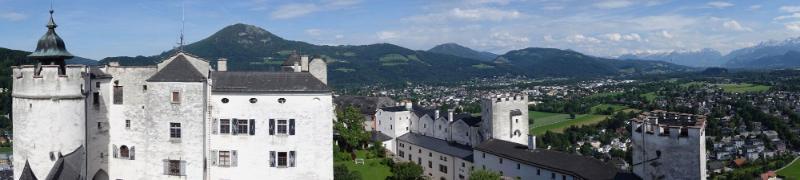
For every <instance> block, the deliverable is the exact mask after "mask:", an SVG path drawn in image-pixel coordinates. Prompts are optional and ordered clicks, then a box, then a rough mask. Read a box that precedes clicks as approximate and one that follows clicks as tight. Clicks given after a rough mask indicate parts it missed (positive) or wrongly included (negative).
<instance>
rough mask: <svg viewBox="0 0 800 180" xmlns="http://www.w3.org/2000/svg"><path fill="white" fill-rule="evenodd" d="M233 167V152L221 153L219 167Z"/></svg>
mask: <svg viewBox="0 0 800 180" xmlns="http://www.w3.org/2000/svg"><path fill="white" fill-rule="evenodd" d="M230 165H231V152H230V151H219V166H222V167H228V166H230Z"/></svg>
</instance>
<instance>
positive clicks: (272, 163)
mask: <svg viewBox="0 0 800 180" xmlns="http://www.w3.org/2000/svg"><path fill="white" fill-rule="evenodd" d="M269 167H275V151H270V152H269Z"/></svg>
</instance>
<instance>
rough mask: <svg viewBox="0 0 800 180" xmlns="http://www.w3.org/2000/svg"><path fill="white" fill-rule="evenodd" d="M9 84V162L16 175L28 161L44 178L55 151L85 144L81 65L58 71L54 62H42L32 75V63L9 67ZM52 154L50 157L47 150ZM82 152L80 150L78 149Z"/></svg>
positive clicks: (63, 152)
mask: <svg viewBox="0 0 800 180" xmlns="http://www.w3.org/2000/svg"><path fill="white" fill-rule="evenodd" d="M12 68H13V77H12V79H13V87H14V90H13V91H12V97H13V98H12V110H13V112H14V113H13V117H12V119H14V122H13V132H14V144H13V146H14V147H13V155H14V159H13V164H14V173H15V175H14V176H15V177H17V178H19V174H20V173H21V172H22V169H23V167H24V166H25V161H26V160H27V161H28V162H29V163H30V166H31V170H33V173H34V174H35V175H36V176H37V177H40V178H44V177H46V176H47V174H48V173H49V172H50V169H51V167H52V166H53V163H54V162H55V160H56V159H57V158H58V155H59V153H61V154H67V153H70V152H73V151H75V150H76V149H77V148H78V147H80V146H82V145H84V144H85V140H86V135H85V133H86V121H85V119H86V113H85V108H86V106H85V99H84V96H83V94H82V92H83V91H84V90H83V88H84V83H86V82H85V81H84V79H83V77H82V73H85V72H86V68H85V67H84V66H72V65H71V66H67V67H66V74H65V75H58V66H47V65H46V66H42V71H41V73H40V75H39V76H34V67H33V66H23V67H19V68H16V67H12ZM51 153H52V154H53V157H55V158H53V159H51V156H50V154H51ZM78 153H83V152H78Z"/></svg>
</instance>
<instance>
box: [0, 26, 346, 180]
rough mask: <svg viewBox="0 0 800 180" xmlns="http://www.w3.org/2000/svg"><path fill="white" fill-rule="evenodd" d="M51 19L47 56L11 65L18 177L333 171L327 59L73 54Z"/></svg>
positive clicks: (297, 175)
mask: <svg viewBox="0 0 800 180" xmlns="http://www.w3.org/2000/svg"><path fill="white" fill-rule="evenodd" d="M51 13H52V11H51ZM47 27H48V32H47V33H46V34H45V36H43V37H42V39H41V40H40V41H39V44H38V46H37V50H36V51H35V52H34V53H33V54H31V55H29V57H30V58H31V59H34V60H36V61H37V62H38V63H37V64H36V65H20V66H14V67H12V69H13V76H14V77H13V86H14V90H13V92H12V97H13V102H12V106H13V110H14V113H13V115H14V117H13V118H14V136H15V138H17V139H16V140H17V141H16V142H15V143H14V158H13V159H14V162H13V163H14V165H15V166H14V172H15V176H14V177H15V179H30V178H34V177H36V178H45V177H48V178H50V177H61V178H71V179H72V178H75V179H89V178H91V179H99V180H104V179H214V180H217V179H264V178H266V179H333V157H332V156H333V154H332V146H333V145H332V136H333V132H332V131H333V130H332V129H333V104H332V95H331V91H330V89H329V88H328V86H327V79H326V78H327V75H326V74H327V69H326V67H325V62H324V61H323V60H322V59H319V58H315V59H313V60H310V61H309V59H310V58H309V57H308V56H300V55H297V54H293V55H292V56H290V57H289V59H287V61H286V63H285V64H284V68H283V69H284V71H281V72H236V71H227V61H226V60H225V59H220V60H219V61H218V65H217V68H216V69H214V68H212V66H211V65H210V63H209V61H207V60H205V59H202V58H199V57H196V56H193V55H191V54H188V53H184V52H180V51H179V52H177V53H176V54H174V55H173V56H170V57H169V58H166V59H164V60H163V61H161V62H160V63H158V64H156V65H151V66H123V65H120V64H119V63H117V62H110V63H108V64H107V65H104V66H99V67H88V66H83V65H66V64H65V61H64V60H65V59H68V58H71V57H72V55H71V54H69V53H68V52H67V51H66V47H65V45H64V42H63V40H61V39H60V38H59V37H58V36H57V34H56V33H55V27H56V25H55V23H54V21H53V20H52V16H51V19H50V22H49V23H48V26H47ZM43 131H45V132H47V133H42V132H43ZM64 167H69V168H66V169H65V168H64Z"/></svg>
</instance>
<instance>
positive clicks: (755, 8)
mask: <svg viewBox="0 0 800 180" xmlns="http://www.w3.org/2000/svg"><path fill="white" fill-rule="evenodd" d="M761 7H763V6H761V5H760V4H756V5H752V6H750V8H749V9H750V10H759V9H761Z"/></svg>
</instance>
